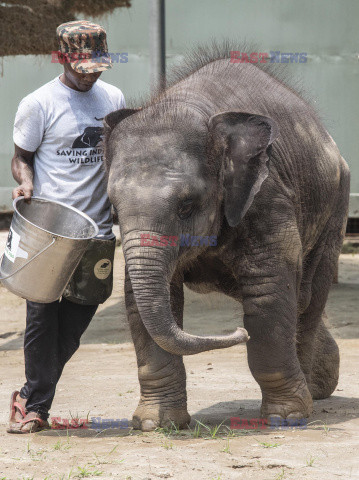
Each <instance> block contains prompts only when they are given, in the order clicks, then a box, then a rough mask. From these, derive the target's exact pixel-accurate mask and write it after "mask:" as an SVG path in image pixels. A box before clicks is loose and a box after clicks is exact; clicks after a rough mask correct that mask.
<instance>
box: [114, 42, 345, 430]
mask: <svg viewBox="0 0 359 480" xmlns="http://www.w3.org/2000/svg"><path fill="white" fill-rule="evenodd" d="M178 71H179V72H180V73H179V74H178V76H177V78H175V80H174V82H173V83H172V85H171V86H169V87H168V88H167V90H166V91H164V92H162V93H159V94H158V96H156V97H154V98H152V99H151V100H150V101H149V102H148V103H147V104H145V105H143V107H142V108H140V109H124V110H119V111H117V112H113V113H111V114H110V115H108V116H107V117H106V118H105V121H104V124H105V134H106V141H105V144H106V145H105V148H106V157H105V162H106V168H107V172H108V192H109V195H110V199H111V201H112V203H113V204H114V206H115V208H116V210H117V214H118V218H119V224H120V230H121V237H122V242H123V252H124V256H125V260H126V280H125V295H126V307H127V314H128V320H129V323H130V327H131V332H132V337H133V340H134V344H135V348H136V354H137V362H138V373H139V381H140V385H141V398H140V402H139V405H138V407H137V410H136V412H135V413H134V417H133V422H134V427H136V428H141V429H142V430H152V429H154V428H156V427H157V426H166V425H168V424H169V423H170V422H171V421H172V422H174V423H175V424H177V425H179V426H180V427H183V426H185V425H186V424H188V422H189V421H190V416H189V414H188V412H187V395H186V373H185V369H184V365H183V360H182V356H183V355H191V354H195V353H199V352H203V351H205V350H211V349H216V348H225V347H229V346H231V345H235V344H238V343H241V342H246V341H247V340H248V336H247V332H248V335H249V337H250V339H249V340H248V341H247V352H248V362H249V367H250V369H251V372H252V374H253V376H254V378H255V380H256V381H257V382H258V384H259V386H260V388H261V391H262V407H261V408H262V411H261V414H262V416H263V417H266V418H267V419H268V421H269V422H278V420H282V419H287V420H288V421H289V420H290V421H291V422H293V421H294V420H295V419H298V418H304V417H307V416H309V415H310V413H311V411H312V403H313V400H312V399H313V398H314V399H319V398H326V397H328V396H329V395H330V394H331V393H332V392H333V390H334V389H335V387H336V385H337V381H338V368H339V354H338V347H337V345H336V343H335V341H334V340H333V338H332V336H331V335H330V333H329V332H328V330H327V328H326V326H325V325H324V322H323V317H324V316H325V313H324V307H325V304H326V301H327V297H328V292H329V289H330V286H331V283H332V279H333V275H334V273H335V271H336V265H337V261H338V256H339V253H340V250H341V245H342V241H343V236H344V232H345V225H346V219H347V211H348V198H349V170H348V166H347V164H346V163H345V161H344V160H343V158H342V157H341V155H340V153H339V150H338V148H337V146H336V144H335V142H334V141H333V139H332V138H331V136H330V135H329V134H328V133H327V132H326V130H325V129H324V127H323V126H322V124H321V123H320V121H319V119H318V117H317V114H316V112H315V111H314V109H313V108H312V107H311V106H310V105H309V104H308V103H307V102H306V101H304V100H303V99H302V98H301V97H300V96H299V95H298V94H297V93H296V92H295V91H294V90H293V89H292V88H289V87H288V86H286V85H285V83H284V82H283V81H282V80H281V79H278V78H276V77H275V76H274V74H273V73H271V71H270V70H269V69H268V66H267V65H266V64H257V65H255V64H244V63H235V64H233V63H231V62H230V52H229V51H226V50H225V49H223V52H221V51H220V49H217V50H216V53H215V54H213V55H212V54H211V52H205V51H204V50H203V49H202V50H200V51H199V53H198V55H196V57H195V60H193V61H190V62H189V63H187V67H186V68H182V69H181V70H179V69H178ZM188 238H190V239H193V238H195V239H196V240H195V245H193V241H192V240H191V241H190V242H188V241H186V239H188ZM203 238H207V239H210V238H212V239H213V238H215V239H216V241H215V242H212V244H210V243H209V242H205V241H201V239H203ZM183 239H185V241H183ZM197 240H198V241H197ZM183 284H186V285H187V286H188V287H189V288H191V289H193V290H195V291H196V292H201V293H206V292H211V291H217V292H222V293H224V294H225V295H228V296H230V297H232V298H234V299H235V300H237V301H238V302H242V304H243V310H244V326H245V329H246V330H244V329H240V328H239V329H237V330H236V331H235V332H233V333H232V334H230V335H223V336H209V335H208V336H207V335H206V336H196V335H190V334H188V333H186V332H184V331H183ZM203 329H204V330H205V325H203Z"/></svg>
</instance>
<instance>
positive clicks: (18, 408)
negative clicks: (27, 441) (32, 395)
mask: <svg viewBox="0 0 359 480" xmlns="http://www.w3.org/2000/svg"><path fill="white" fill-rule="evenodd" d="M26 402H27V400H26V398H22V397H20V392H18V391H17V390H15V391H14V392H12V394H11V397H10V415H9V428H11V427H12V425H13V424H17V423H19V422H21V420H23V419H24V418H25V417H26V414H27V412H26Z"/></svg>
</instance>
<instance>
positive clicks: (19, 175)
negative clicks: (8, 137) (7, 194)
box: [11, 144, 35, 200]
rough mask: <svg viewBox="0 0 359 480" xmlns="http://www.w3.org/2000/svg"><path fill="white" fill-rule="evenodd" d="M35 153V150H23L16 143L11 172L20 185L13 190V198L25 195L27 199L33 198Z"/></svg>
mask: <svg viewBox="0 0 359 480" xmlns="http://www.w3.org/2000/svg"><path fill="white" fill-rule="evenodd" d="M34 154H35V152H29V151H27V150H23V149H22V148H20V147H18V146H17V145H16V144H15V153H14V156H13V158H12V161H11V172H12V176H13V177H14V179H15V180H16V181H17V183H18V184H19V186H18V187H16V188H14V190H13V191H12V198H17V197H20V196H24V197H25V200H30V199H31V196H32V192H33V179H34Z"/></svg>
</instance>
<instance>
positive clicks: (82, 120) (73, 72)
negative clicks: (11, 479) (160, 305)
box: [8, 20, 125, 433]
mask: <svg viewBox="0 0 359 480" xmlns="http://www.w3.org/2000/svg"><path fill="white" fill-rule="evenodd" d="M57 37H58V40H59V45H60V56H61V57H62V59H63V60H65V63H64V71H63V73H62V74H61V75H60V76H59V77H56V78H55V79H54V80H52V81H50V82H49V83H47V84H46V85H44V86H42V87H41V88H39V89H38V90H36V91H35V92H33V93H31V94H30V95H28V96H27V97H25V98H24V99H23V100H22V101H21V102H20V105H19V108H18V111H17V114H16V118H15V124H14V143H15V154H14V157H13V159H12V173H13V176H14V178H15V180H16V181H17V182H18V183H19V186H18V187H16V188H15V189H14V191H13V198H16V197H18V196H21V195H23V196H24V197H25V199H26V200H27V201H31V196H32V195H36V196H39V197H43V198H46V199H49V200H55V201H60V202H63V203H66V204H67V205H70V206H73V207H76V208H78V209H79V210H81V211H83V212H85V213H86V214H88V215H89V216H90V217H91V218H93V220H94V221H95V222H96V223H97V225H98V227H99V236H98V237H97V238H96V239H95V240H93V241H92V242H91V244H90V247H89V249H88V250H87V251H86V253H85V255H84V257H83V259H82V261H81V263H80V265H79V267H78V268H77V270H76V271H75V274H74V276H73V278H72V279H71V281H70V283H69V285H68V286H67V288H66V290H65V292H64V294H63V297H62V299H61V300H59V301H56V302H53V303H50V304H41V303H35V302H30V301H27V302H26V305H27V316H26V330H25V340H24V353H25V375H26V383H25V385H24V386H23V387H22V389H21V390H20V391H15V392H13V394H12V396H11V404H10V425H9V428H8V432H9V433H29V432H36V431H39V430H41V429H44V428H48V427H49V423H48V421H47V419H48V416H49V409H50V407H51V404H52V401H53V398H54V395H55V389H56V385H57V382H58V380H59V378H60V376H61V373H62V370H63V368H64V366H65V364H66V362H68V360H69V359H70V358H71V356H72V355H73V354H74V353H75V351H76V350H77V348H78V347H79V343H80V337H81V335H82V334H83V332H84V331H85V330H86V328H87V326H88V325H89V323H90V321H91V319H92V317H93V316H94V314H95V312H96V309H97V307H98V304H99V303H103V302H104V301H105V299H106V298H108V296H109V295H110V293H111V291H112V262H113V256H114V247H115V238H114V234H113V232H112V217H111V206H110V202H109V199H108V196H107V193H106V182H105V178H104V176H105V173H104V169H103V166H102V162H103V148H102V146H101V145H102V144H101V142H102V138H101V135H102V119H103V118H104V117H105V116H106V115H107V114H108V113H110V112H112V111H114V110H117V109H119V108H124V107H125V101H124V97H123V94H122V92H121V91H120V90H119V89H118V88H116V87H114V86H112V85H109V84H107V83H105V82H102V81H101V80H99V77H100V75H101V73H102V71H104V70H107V69H109V68H111V66H112V65H111V60H110V57H109V56H108V53H107V42H106V32H105V30H104V29H103V28H102V27H101V26H99V25H96V24H94V23H92V22H88V21H85V20H83V21H75V22H69V23H64V24H62V25H60V26H59V27H58V28H57ZM95 52H96V53H95ZM106 53H107V55H106ZM66 60H67V61H66ZM104 265H105V266H106V268H105V267H104V268H102V267H103V266H104ZM100 267H101V268H100ZM96 272H97V273H96ZM98 272H100V273H98ZM39 273H40V272H39Z"/></svg>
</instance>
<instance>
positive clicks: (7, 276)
mask: <svg viewBox="0 0 359 480" xmlns="http://www.w3.org/2000/svg"><path fill="white" fill-rule="evenodd" d="M55 242H56V237H52V242H51V243H49V245H46V247H45V248H43V249H42V250H40V251H39V252H38V253H37V254H36V255H34V256H33V257H31V258H30V260H29V261H28V262H26V263H24V265H22V266H21V267H20V268H18V269H17V270H16V271H15V272H13V273H10V275H6V276H5V277H1V276H0V280H6V279H7V278H10V277H13V276H14V275H16V274H17V273H19V272H20V271H21V270H22V269H23V268H25V267H26V266H27V265H29V263H31V262H32V261H33V260H35V258H37V257H38V256H39V255H41V254H42V253H44V252H45V251H46V250H47V249H48V248H50V247H52V245H53V244H54V243H55ZM4 255H5V254H4V253H3V254H2V255H1V258H0V263H1V262H2V259H3V257H4Z"/></svg>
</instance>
